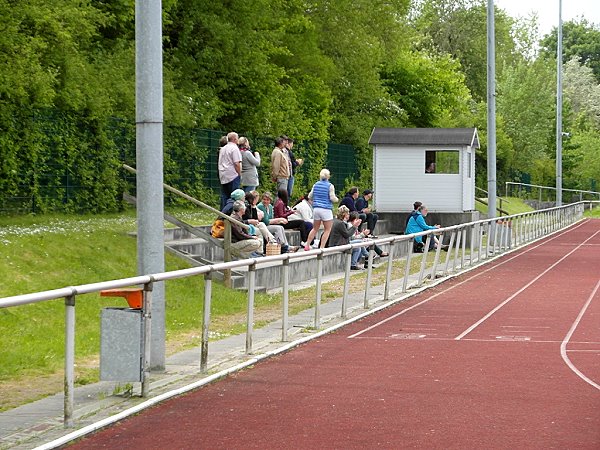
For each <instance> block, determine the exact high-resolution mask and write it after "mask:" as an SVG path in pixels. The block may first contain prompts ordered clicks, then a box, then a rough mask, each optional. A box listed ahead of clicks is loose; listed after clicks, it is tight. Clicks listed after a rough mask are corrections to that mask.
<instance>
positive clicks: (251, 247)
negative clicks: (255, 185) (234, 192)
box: [231, 200, 262, 258]
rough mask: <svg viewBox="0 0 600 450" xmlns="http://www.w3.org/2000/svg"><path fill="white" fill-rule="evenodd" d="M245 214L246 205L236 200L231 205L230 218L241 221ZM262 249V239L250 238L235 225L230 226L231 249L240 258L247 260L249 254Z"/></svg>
mask: <svg viewBox="0 0 600 450" xmlns="http://www.w3.org/2000/svg"><path fill="white" fill-rule="evenodd" d="M245 212H246V204H245V203H244V202H243V201H241V200H238V201H236V202H235V203H234V204H233V212H232V213H231V217H232V218H234V219H236V220H239V221H240V222H242V221H243V219H242V217H243V215H244V213H245ZM261 247H262V237H258V236H251V235H249V234H248V233H246V231H245V230H244V229H243V228H242V227H241V226H239V225H238V224H236V223H232V224H231V248H232V250H233V251H234V253H237V254H238V255H239V256H240V257H242V258H249V257H250V254H251V253H253V252H256V251H257V250H258V249H260V248H261Z"/></svg>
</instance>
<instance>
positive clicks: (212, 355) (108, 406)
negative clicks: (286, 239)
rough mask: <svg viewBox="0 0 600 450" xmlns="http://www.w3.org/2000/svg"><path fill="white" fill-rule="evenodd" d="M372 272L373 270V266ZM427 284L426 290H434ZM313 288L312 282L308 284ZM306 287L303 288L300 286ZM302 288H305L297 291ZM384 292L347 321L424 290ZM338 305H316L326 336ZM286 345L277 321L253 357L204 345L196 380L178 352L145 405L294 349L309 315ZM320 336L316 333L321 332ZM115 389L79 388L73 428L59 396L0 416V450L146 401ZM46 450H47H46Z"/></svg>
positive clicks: (261, 336) (259, 334)
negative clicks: (205, 369) (205, 359)
mask: <svg viewBox="0 0 600 450" xmlns="http://www.w3.org/2000/svg"><path fill="white" fill-rule="evenodd" d="M376 266H377V265H376ZM343 276H344V275H343V273H341V274H337V275H332V276H330V277H327V278H324V281H330V280H333V279H339V278H343ZM439 282H440V281H439V280H436V283H429V285H428V286H432V285H434V284H438V283H439ZM312 283H313V284H314V281H313V282H312ZM305 284H306V283H305ZM415 284H416V275H415V276H413V277H411V279H410V280H409V286H414V285H415ZM298 287H306V286H298ZM384 288H385V286H383V285H381V286H373V287H372V288H371V299H370V308H369V310H367V311H365V309H364V307H363V304H364V292H357V293H354V294H350V295H349V297H348V303H347V316H348V319H349V320H352V319H356V318H358V317H361V316H363V315H365V314H369V313H371V312H373V311H375V310H378V309H381V308H384V307H386V306H388V305H389V304H391V303H396V302H398V301H400V300H402V299H404V298H406V297H409V296H411V295H414V294H415V293H416V292H419V291H421V290H422V289H424V288H419V289H415V288H411V289H410V291H409V292H408V293H406V294H403V293H402V279H400V280H396V281H392V283H391V285H390V293H389V300H388V301H384V299H383V295H384ZM341 303H342V299H341V298H337V299H335V300H332V301H329V302H328V303H325V304H322V305H321V325H322V327H323V328H326V330H323V331H324V332H327V331H328V330H331V329H332V328H337V326H340V324H342V323H344V322H346V321H343V320H342V319H341V318H340V312H341ZM289 324H290V328H291V329H290V331H289V333H288V336H289V341H290V342H287V343H282V342H281V321H280V320H279V321H276V322H273V323H271V324H269V325H267V326H265V327H263V328H260V329H255V330H254V336H253V355H246V354H245V344H246V335H245V334H241V335H236V336H231V337H228V338H225V339H222V340H219V341H214V342H211V343H210V345H209V372H210V374H209V375H206V374H201V373H200V371H199V365H200V362H199V361H200V348H199V347H197V348H194V349H191V350H187V351H183V352H181V353H177V354H174V355H172V356H170V357H168V358H167V360H166V368H165V371H164V372H163V373H153V374H152V375H151V383H150V394H149V399H150V401H151V400H152V399H153V398H154V399H156V398H157V397H159V396H161V398H165V397H166V398H168V396H169V395H170V394H169V393H173V392H175V391H177V390H181V389H186V388H185V387H186V386H189V385H190V384H194V385H199V384H201V383H202V382H203V380H205V381H206V382H210V380H211V379H214V378H215V376H214V375H215V374H218V373H220V372H223V375H224V374H226V373H228V372H227V371H228V370H229V371H231V370H233V369H235V368H236V367H239V366H240V365H243V364H252V362H253V361H256V360H257V359H262V358H264V357H268V356H270V355H272V354H275V353H278V352H279V351H282V350H285V348H284V347H289V346H290V345H293V343H296V344H297V343H299V342H302V341H305V340H307V339H310V338H311V336H315V335H316V334H317V333H316V332H314V331H313V332H311V331H310V329H311V327H313V326H314V309H313V308H311V309H308V310H305V311H303V312H301V313H299V314H297V315H295V316H291V317H290V318H289ZM323 331H322V332H323ZM115 386H116V383H114V382H98V383H95V384H91V385H86V386H81V387H78V388H76V390H75V401H74V403H75V411H74V419H75V428H71V429H65V428H64V426H63V422H62V418H63V394H62V392H61V393H59V394H56V395H54V396H51V397H47V398H45V399H42V400H39V401H36V402H32V403H29V404H27V405H24V406H21V407H18V408H15V409H11V410H9V411H5V412H3V413H0V449H2V450H4V449H8V448H10V449H31V448H34V447H38V446H43V445H44V444H47V443H49V442H52V441H55V440H57V439H60V438H61V437H63V436H66V435H69V434H72V433H73V432H75V431H76V430H80V429H83V428H85V427H90V426H93V424H95V423H97V422H99V421H102V420H107V419H108V418H110V417H111V416H114V415H116V414H119V413H122V412H123V411H126V410H128V409H131V408H134V407H136V406H137V405H142V404H143V403H146V402H148V400H149V399H142V398H141V397H139V392H140V384H139V383H135V387H134V390H133V395H122V394H118V393H115V392H116V389H115ZM48 448H50V447H48Z"/></svg>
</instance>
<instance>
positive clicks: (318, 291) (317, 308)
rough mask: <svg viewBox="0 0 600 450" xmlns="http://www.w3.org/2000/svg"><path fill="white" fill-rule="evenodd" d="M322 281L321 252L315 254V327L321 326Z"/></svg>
mask: <svg viewBox="0 0 600 450" xmlns="http://www.w3.org/2000/svg"><path fill="white" fill-rule="evenodd" d="M322 283H323V253H319V254H318V255H317V286H316V290H315V291H316V292H315V329H316V330H318V329H319V328H320V327H321V284H322Z"/></svg>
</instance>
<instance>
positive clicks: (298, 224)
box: [281, 219, 310, 242]
mask: <svg viewBox="0 0 600 450" xmlns="http://www.w3.org/2000/svg"><path fill="white" fill-rule="evenodd" d="M281 226H282V227H283V228H285V229H286V230H299V231H300V239H302V242H306V240H307V239H308V233H310V231H309V230H308V227H307V226H306V222H305V221H304V220H302V219H297V220H288V223H286V224H281Z"/></svg>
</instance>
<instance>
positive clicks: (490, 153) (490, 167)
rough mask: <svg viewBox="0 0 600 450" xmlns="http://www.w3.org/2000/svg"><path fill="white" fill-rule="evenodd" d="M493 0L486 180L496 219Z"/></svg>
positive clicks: (489, 22) (491, 212) (489, 21)
mask: <svg viewBox="0 0 600 450" xmlns="http://www.w3.org/2000/svg"><path fill="white" fill-rule="evenodd" d="M495 45H496V42H495V33H494V0H488V6H487V141H488V148H487V178H488V186H487V190H488V217H490V218H492V217H496V51H495Z"/></svg>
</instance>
